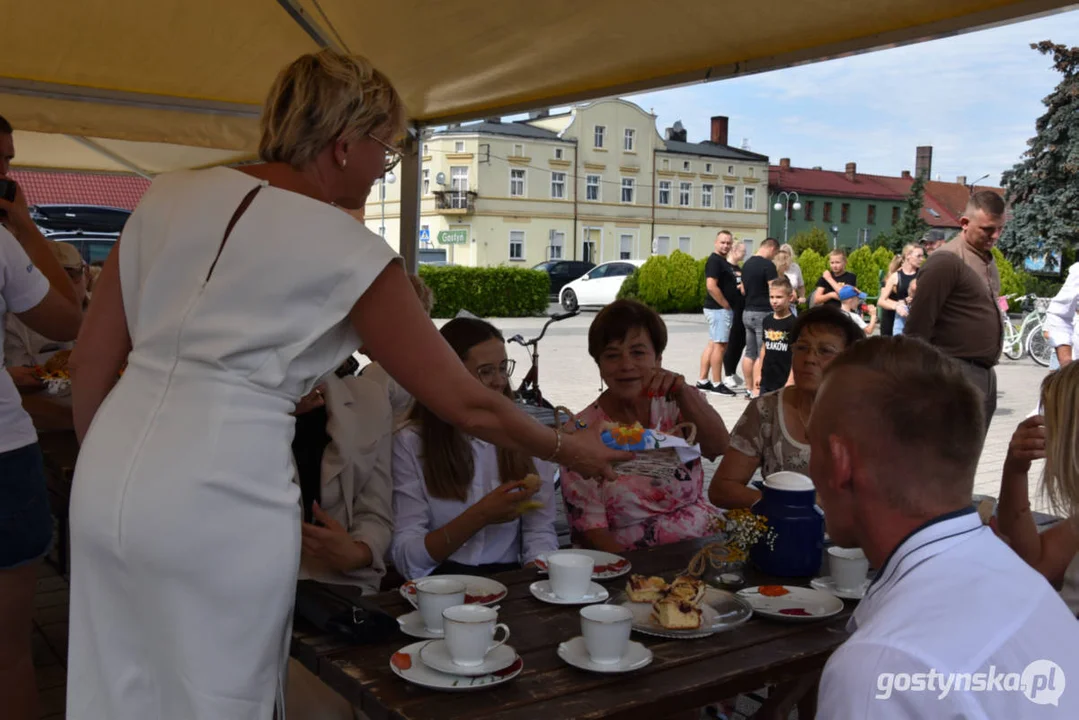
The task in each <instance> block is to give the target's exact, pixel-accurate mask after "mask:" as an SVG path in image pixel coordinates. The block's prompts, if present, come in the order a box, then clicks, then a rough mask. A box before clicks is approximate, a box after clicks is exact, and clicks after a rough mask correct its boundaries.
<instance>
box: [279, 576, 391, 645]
mask: <svg viewBox="0 0 1079 720" xmlns="http://www.w3.org/2000/svg"><path fill="white" fill-rule="evenodd" d="M295 614H296V617H299V618H302V619H304V620H306V621H307V622H309V623H311V624H312V625H314V626H315V627H316V628H318V629H319V630H320V631H322V632H324V633H327V634H329V635H334V636H336V637H338V638H341V639H342V640H347V641H348V642H350V643H354V644H359V645H365V644H371V643H380V642H385V641H386V640H389V639H390V637H392V636H393V634H394V633H396V632H397V631H398V624H397V619H396V618H395V617H393V616H392V615H390V614H388V613H386V612H384V611H383V610H382V609H380V608H379V607H378V605H376V604H375V603H374V602H371V601H370V600H365V599H363V598H360V599H358V600H356V601H355V602H352V601H349V600H346V599H345V598H343V597H341V596H340V595H337V594H336V593H333V592H331V591H330V590H329V589H327V588H326V587H325V586H324V585H322V584H320V583H318V582H315V581H314V580H301V581H300V582H299V583H298V584H297V586H296V609H295Z"/></svg>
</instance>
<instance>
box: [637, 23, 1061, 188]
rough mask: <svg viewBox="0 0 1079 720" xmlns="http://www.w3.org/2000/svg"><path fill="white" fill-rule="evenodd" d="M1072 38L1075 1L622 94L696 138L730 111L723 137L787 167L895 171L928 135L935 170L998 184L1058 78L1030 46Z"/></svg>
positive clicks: (909, 165)
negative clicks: (929, 36)
mask: <svg viewBox="0 0 1079 720" xmlns="http://www.w3.org/2000/svg"><path fill="white" fill-rule="evenodd" d="M1041 40H1052V41H1053V42H1055V43H1059V44H1065V45H1069V46H1072V45H1079V10H1073V11H1070V12H1066V13H1060V14H1056V15H1052V16H1049V17H1044V18H1038V19H1035V20H1028V21H1026V22H1022V23H1013V24H1011V25H1005V26H1003V27H998V28H992V29H989V30H982V31H980V32H975V33H967V34H965V35H960V36H957V37H951V38H947V39H944V40H935V41H932V42H926V43H918V44H915V45H909V46H905V47H899V48H893V49H890V50H882V51H879V52H873V53H865V54H862V55H857V56H853V57H847V58H842V59H839V60H830V61H828V62H822V63H815V64H812V65H804V66H801V67H795V68H789V69H786V70H778V71H775V72H770V73H765V74H760V75H753V76H749V77H743V78H737V79H731V80H723V81H719V82H715V83H710V84H706V85H693V86H689V87H683V88H675V89H671V90H663V91H660V92H652V93H644V94H641V95H635V96H631V97H630V98H628V99H629V100H632V101H633V102H635V103H637V104H638V105H640V106H641V107H643V108H645V109H646V110H649V109H651V110H652V111H653V112H655V113H656V114H657V115H658V116H659V118H658V121H657V124H658V126H659V130H660V132H661V133H662V132H663V129H664V128H666V127H669V126H670V125H671V124H673V123H674V121H675V120H681V121H682V124H683V125H685V127H686V129H687V130H688V131H689V140H691V141H697V140H705V139H707V138H708V133H709V118H710V117H711V116H713V115H727V116H729V117H730V118H731V127H730V144H731V145H735V146H738V145H740V144H741V143H742V140H743V138H748V140H749V147H750V149H751V150H753V151H754V152H759V153H762V154H765V155H768V156H769V158H770V159H771V161H772V162H773V163H776V162H778V161H779V158H781V157H789V158H791V164H792V165H794V166H796V167H812V166H815V165H821V166H823V167H825V168H828V169H836V170H842V169H843V167H844V166H845V165H846V163H848V162H857V163H858V169H859V171H861V172H867V173H875V174H881V175H898V174H899V173H900V171H902V170H913V169H914V152H915V151H914V149H915V147H916V146H918V145H932V146H933V177H934V179H936V177H937V176H938V175H939V176H940V178H941V179H942V180H946V181H954V180H955V178H956V176H959V175H966V176H967V178H968V182H970V181H973V180H975V179H976V178H979V177H981V176H982V175H986V174H988V175H989V176H990V178H989V180H987V181H985V183H990V182H992V183H993V184H996V183H997V182H999V180H1000V174H1001V172H1003V171H1004V170H1006V169H1008V168H1009V167H1011V166H1012V165H1013V164H1014V163H1015V162H1016V161H1017V160H1018V159H1019V157H1020V155H1021V154H1022V153H1023V151H1024V150H1025V149H1026V141H1027V139H1029V138H1030V137H1031V136H1032V135H1033V134H1034V121H1035V119H1037V118H1038V117H1039V116H1040V115H1041V114H1042V112H1044V109H1045V108H1044V106H1043V105H1042V104H1041V100H1042V98H1044V97H1045V96H1046V95H1048V94H1049V93H1050V92H1051V91H1052V89H1053V88H1054V87H1055V86H1056V84H1057V83H1058V82H1059V81H1060V77H1061V76H1060V74H1059V73H1057V72H1055V71H1054V70H1052V69H1051V67H1050V62H1049V59H1048V58H1047V57H1045V56H1043V55H1041V54H1040V53H1038V52H1037V51H1035V50H1031V49H1030V48H1029V45H1030V43H1032V42H1039V41H1041Z"/></svg>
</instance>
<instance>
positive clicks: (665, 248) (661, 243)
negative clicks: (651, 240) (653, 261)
mask: <svg viewBox="0 0 1079 720" xmlns="http://www.w3.org/2000/svg"><path fill="white" fill-rule="evenodd" d="M652 254H653V255H670V254H671V236H670V235H657V236H656V247H655V250H653V252H652Z"/></svg>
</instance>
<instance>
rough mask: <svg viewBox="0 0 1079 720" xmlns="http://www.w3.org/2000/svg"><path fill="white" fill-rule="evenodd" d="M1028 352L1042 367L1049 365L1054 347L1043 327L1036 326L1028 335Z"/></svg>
mask: <svg viewBox="0 0 1079 720" xmlns="http://www.w3.org/2000/svg"><path fill="white" fill-rule="evenodd" d="M1027 352H1028V353H1030V357H1031V358H1033V359H1034V362H1036V363H1038V364H1039V365H1041V366H1042V367H1049V359H1050V357H1051V356H1052V353H1053V348H1052V346H1051V345H1050V344H1049V338H1047V337H1045V333H1044V332H1043V331H1042V328H1041V327H1036V328H1034V330H1033V331H1031V333H1030V335H1029V336H1028V337H1027Z"/></svg>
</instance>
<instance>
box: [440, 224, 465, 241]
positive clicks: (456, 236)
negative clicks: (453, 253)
mask: <svg viewBox="0 0 1079 720" xmlns="http://www.w3.org/2000/svg"><path fill="white" fill-rule="evenodd" d="M438 244H439V245H467V244H468V228H457V229H456V230H442V231H441V232H439V233H438Z"/></svg>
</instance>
